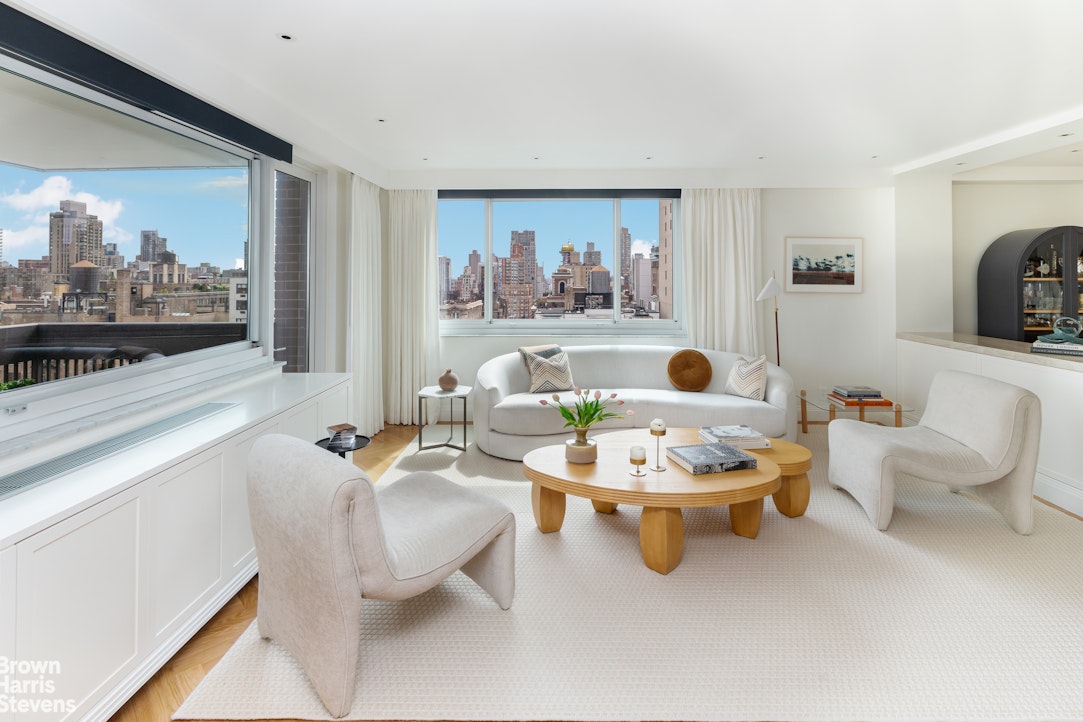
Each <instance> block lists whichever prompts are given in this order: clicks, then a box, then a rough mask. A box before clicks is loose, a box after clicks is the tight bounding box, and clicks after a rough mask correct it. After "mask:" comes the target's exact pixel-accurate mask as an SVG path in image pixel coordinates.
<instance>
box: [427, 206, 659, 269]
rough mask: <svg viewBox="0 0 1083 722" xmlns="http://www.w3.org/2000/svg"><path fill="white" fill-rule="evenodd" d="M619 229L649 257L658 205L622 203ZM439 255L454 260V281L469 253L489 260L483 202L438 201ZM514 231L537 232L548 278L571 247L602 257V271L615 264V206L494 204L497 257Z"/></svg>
mask: <svg viewBox="0 0 1083 722" xmlns="http://www.w3.org/2000/svg"><path fill="white" fill-rule="evenodd" d="M620 204H621V220H620V222H621V226H623V227H625V228H627V229H628V231H629V233H631V236H632V253H633V255H634V254H636V253H642V254H643V255H645V256H646V255H649V254H650V249H651V246H652V245H656V244H657V243H658V201H657V200H623V201H621V202H620ZM438 225H439V246H440V249H439V253H440V255H441V256H448V257H449V258H450V259H451V272H452V275H453V276H458V275H459V274H460V273H462V270H463V266H465V265H467V260H468V257H469V254H470V251H472V250H477V251H478V252H479V253H481V255H482V260H483V261H484V260H485V259H484V256H485V201H483V200H468V201H459V200H455V201H451V200H445V201H440V206H439V212H438ZM512 231H534V232H535V233H534V241H535V244H536V248H537V260H538V263H541V264H542V265H543V266H544V268H545V272H546V274H549V273H552V272H553V271H555V270H556V268H557V266H559V265H560V253H559V252H560V247H561V246H562V245H564V244H565V243H567V242H568V241H571V242H572V244H573V245H574V246H575V250H577V251H580V252H582V251H585V250H587V242H588V241H591V242H593V243H594V248H595V250H598V251H601V252H602V265H603V266H605V267H606V268H608V269H609V270H610V271H613V270H615V264H614V263H613V205H612V201H609V200H605V201H564V200H553V201H494V202H493V253H495V254H496V255H497V256H507V255H509V250H510V245H511V232H512Z"/></svg>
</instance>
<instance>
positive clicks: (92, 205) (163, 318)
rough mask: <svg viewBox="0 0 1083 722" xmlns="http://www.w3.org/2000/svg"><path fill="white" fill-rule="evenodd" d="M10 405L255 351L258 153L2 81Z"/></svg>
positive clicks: (0, 235) (5, 356) (2, 238)
mask: <svg viewBox="0 0 1083 722" xmlns="http://www.w3.org/2000/svg"><path fill="white" fill-rule="evenodd" d="M0 118H2V125H3V127H4V132H3V133H0V229H2V230H0V244H2V245H0V394H2V393H4V392H5V391H9V390H11V389H15V388H22V387H25V386H29V385H37V384H45V383H51V382H56V381H61V380H64V379H68V378H71V377H74V376H83V375H86V374H90V373H94V372H98V371H103V370H107V369H114V368H118V367H123V366H130V365H134V364H140V363H145V362H147V361H150V360H154V359H159V358H164V357H169V356H175V355H178V354H183V353H186V352H189V351H197V350H201V349H206V348H209V347H213V346H218V345H225V344H231V343H236V342H238V341H245V340H247V339H248V338H249V334H248V323H247V316H248V308H247V301H248V298H247V286H248V265H249V264H248V253H247V251H248V245H249V244H248V229H249V218H250V210H251V209H250V207H249V206H250V203H249V199H250V197H251V193H250V189H249V186H250V177H251V169H250V164H251V157H245V156H243V155H241V154H239V153H236V152H231V151H230V150H227V149H225V148H223V147H220V146H216V145H212V144H210V143H208V142H204V141H202V140H199V139H196V138H194V137H191V136H188V135H182V134H180V133H178V132H173V131H171V130H167V129H166V128H164V127H159V126H156V125H155V124H152V123H150V122H147V121H146V120H143V119H139V118H136V117H132V116H130V115H127V114H125V113H121V112H118V110H115V109H113V108H109V107H104V106H103V105H100V104H98V103H96V102H91V101H89V100H88V99H86V98H83V97H78V96H76V95H75V94H73V93H71V92H66V91H63V90H60V89H58V88H56V87H52V86H51V85H48V84H46V83H45V82H42V81H40V80H37V79H31V78H29V77H25V76H23V75H21V74H18V73H16V72H13V71H11V70H8V69H0Z"/></svg>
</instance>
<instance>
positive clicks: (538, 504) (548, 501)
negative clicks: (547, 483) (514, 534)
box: [530, 483, 566, 534]
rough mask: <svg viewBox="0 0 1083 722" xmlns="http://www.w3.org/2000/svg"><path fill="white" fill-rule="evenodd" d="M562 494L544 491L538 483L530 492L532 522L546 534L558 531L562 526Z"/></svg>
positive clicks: (563, 502) (563, 498)
mask: <svg viewBox="0 0 1083 722" xmlns="http://www.w3.org/2000/svg"><path fill="white" fill-rule="evenodd" d="M565 501H566V500H565V497H564V492H561V491H553V490H552V489H546V488H545V487H544V486H542V485H541V484H538V483H534V484H533V488H532V489H531V490H530V504H531V506H533V507H534V521H535V522H537V523H538V529H540V530H541V531H543V532H545V533H546V534H548V533H549V532H551V531H560V527H562V526H564V505H565Z"/></svg>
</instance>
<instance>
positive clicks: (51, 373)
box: [0, 323, 247, 383]
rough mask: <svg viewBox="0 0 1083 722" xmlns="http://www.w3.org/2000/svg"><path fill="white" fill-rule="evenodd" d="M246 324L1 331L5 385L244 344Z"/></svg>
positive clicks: (0, 376) (48, 326)
mask: <svg viewBox="0 0 1083 722" xmlns="http://www.w3.org/2000/svg"><path fill="white" fill-rule="evenodd" d="M245 338H247V329H246V326H245V324H243V323H154V324H147V323H78V324H75V323H34V324H20V325H16V326H2V327H0V383H4V382H10V381H20V380H24V379H32V380H34V381H35V382H38V383H42V382H45V381H55V380H58V379H64V378H69V377H72V376H80V375H82V374H88V373H93V372H94V371H102V370H105V369H110V368H117V367H119V366H127V365H129V364H133V363H139V362H141V361H145V360H148V359H152V358H161V357H163V356H172V355H175V354H179V353H185V352H187V351H196V350H198V349H202V348H209V347H211V346H219V345H222V344H227V343H232V342H234V341H243V340H244V339H245Z"/></svg>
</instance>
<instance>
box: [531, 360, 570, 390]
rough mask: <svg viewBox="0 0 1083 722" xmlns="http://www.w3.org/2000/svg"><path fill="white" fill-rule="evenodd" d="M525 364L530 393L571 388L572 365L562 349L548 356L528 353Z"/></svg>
mask: <svg viewBox="0 0 1083 722" xmlns="http://www.w3.org/2000/svg"><path fill="white" fill-rule="evenodd" d="M524 355H525V356H526V364H527V366H528V367H529V368H530V393H532V394H535V393H540V392H543V391H567V390H568V389H570V388H572V385H573V384H572V367H571V365H570V364H569V363H568V354H567V353H566V352H564V351H561V352H560V353H557V354H555V355H553V356H550V357H548V358H546V357H544V356H539V355H538V354H533V353H528V354H524Z"/></svg>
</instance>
